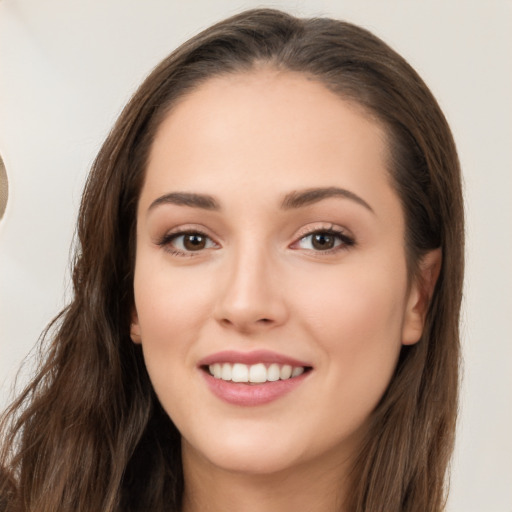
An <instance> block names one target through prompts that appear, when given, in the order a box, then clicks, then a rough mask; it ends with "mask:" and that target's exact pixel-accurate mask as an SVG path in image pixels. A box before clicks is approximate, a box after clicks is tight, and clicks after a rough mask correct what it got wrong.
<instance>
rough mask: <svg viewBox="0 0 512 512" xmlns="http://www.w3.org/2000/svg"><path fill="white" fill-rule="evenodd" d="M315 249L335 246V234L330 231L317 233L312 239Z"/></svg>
mask: <svg viewBox="0 0 512 512" xmlns="http://www.w3.org/2000/svg"><path fill="white" fill-rule="evenodd" d="M312 244H313V247H314V248H315V249H320V250H326V249H332V248H333V247H334V236H332V235H329V234H328V233H315V234H314V235H313V240H312Z"/></svg>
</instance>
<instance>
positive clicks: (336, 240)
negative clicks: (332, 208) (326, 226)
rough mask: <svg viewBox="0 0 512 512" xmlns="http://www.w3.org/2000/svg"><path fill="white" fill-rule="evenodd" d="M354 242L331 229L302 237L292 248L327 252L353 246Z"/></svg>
mask: <svg viewBox="0 0 512 512" xmlns="http://www.w3.org/2000/svg"><path fill="white" fill-rule="evenodd" d="M354 243H355V242H354V240H353V239H352V238H351V237H349V236H347V235H346V234H344V233H342V232H338V231H334V230H332V229H330V230H325V231H315V232H313V233H310V234H309V235H306V236H303V237H302V238H301V239H300V240H299V241H298V242H297V243H296V244H294V248H298V249H307V250H310V251H316V252H328V251H331V250H337V249H344V248H348V247H350V246H353V245H354Z"/></svg>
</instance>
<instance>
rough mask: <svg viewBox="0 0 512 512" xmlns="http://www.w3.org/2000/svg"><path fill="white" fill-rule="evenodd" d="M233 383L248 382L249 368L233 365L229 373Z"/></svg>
mask: <svg viewBox="0 0 512 512" xmlns="http://www.w3.org/2000/svg"><path fill="white" fill-rule="evenodd" d="M231 380H232V381H233V382H249V367H248V366H247V365H246V364H240V363H235V364H234V365H233V370H232V372H231Z"/></svg>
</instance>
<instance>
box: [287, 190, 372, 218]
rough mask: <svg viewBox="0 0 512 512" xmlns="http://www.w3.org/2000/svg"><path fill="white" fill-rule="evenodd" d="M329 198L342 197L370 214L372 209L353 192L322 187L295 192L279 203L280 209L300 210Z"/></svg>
mask: <svg viewBox="0 0 512 512" xmlns="http://www.w3.org/2000/svg"><path fill="white" fill-rule="evenodd" d="M330 197H342V198H344V199H350V200H351V201H355V202H356V203H358V204H360V205H361V206H364V207H365V208H366V209H367V210H369V211H370V212H372V213H375V212H374V211H373V208H372V207H371V206H370V205H369V204H368V203H367V202H366V201H365V200H364V199H363V198H362V197H359V196H358V195H357V194H354V192H351V191H350V190H346V189H344V188H339V187H324V188H308V189H306V190H295V191H293V192H290V193H289V194H287V195H286V196H285V198H284V199H283V202H282V203H281V208H283V209H284V210H290V209H295V208H301V207H303V206H307V205H310V204H313V203H317V202H319V201H322V200H324V199H328V198H330Z"/></svg>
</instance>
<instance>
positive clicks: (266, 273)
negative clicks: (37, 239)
mask: <svg viewBox="0 0 512 512" xmlns="http://www.w3.org/2000/svg"><path fill="white" fill-rule="evenodd" d="M78 238H79V249H78V251H77V254H76V258H75V262H74V274H73V283H74V292H75V294H74V299H73V301H72V302H71V304H70V305H69V306H68V307H67V308H66V310H64V311H63V312H62V314H61V315H60V316H59V318H58V319H57V320H56V321H55V322H54V324H53V326H52V329H51V332H52V339H53V341H52V343H51V346H50V350H49V352H48V355H47V357H46V359H45V362H44V364H43V365H42V367H41V369H40V372H39V374H38V375H37V376H36V378H35V379H34V381H33V382H32V383H31V384H30V385H29V387H28V388H27V389H26V391H25V392H24V393H23V394H22V396H21V397H20V398H19V399H18V401H17V402H16V403H14V404H13V406H12V407H11V409H10V411H9V412H8V415H7V416H6V420H5V421H4V430H5V432H6V433H7V434H8V436H7V439H6V442H5V444H4V450H3V454H2V461H3V463H4V471H3V476H2V493H1V496H2V507H3V509H4V510H8V511H14V510H16V511H18V510H23V511H25V510H27V511H28V510H38V511H58V510H74V511H93V510H94V511H97V510H102V511H117V510H119V511H121V510H122V511H147V510H151V511H153V510H154V511H157V510H173V511H186V512H193V511H196V510H223V511H224V510H246V511H252V510H280V511H286V510H289V509H292V507H293V509H294V510H295V509H297V508H299V509H301V510H326V511H331V510H332V511H334V510H336V511H382V510H386V511H397V512H398V511H440V510H442V509H443V505H444V500H445V494H446V489H445V485H444V480H445V474H446V468H447V464H448V461H449V457H450V453H451V449H452V444H453V433H454V425H455V415H456V408H457V386H458V357H459V347H458V338H459V335H458V317H459V308H460V299H461V286H462V270H463V213H462V198H461V185H460V172H459V164H458V160H457V155H456V150H455V146H454V143H453V139H452V136H451V134H450V131H449V128H448V126H447V124H446V121H445V119H444V117H443V115H442V113H441V111H440V109H439V107H438V106H437V103H436V102H435V99H434V98H433V97H432V95H431V94H430V92H429V91H428V89H427V87H426V86H425V85H424V83H423V82H422V81H421V79H420V78H419V77H418V75H417V74H416V73H415V72H414V71H413V70H412V69H411V68H410V66H409V65H408V64H407V63H406V62H405V61H404V60H403V59H402V58H401V57H400V56H398V55H397V54H396V53H395V52H394V51H392V50H391V49H390V48H389V47H387V46H386V45H385V44H384V43H383V42H382V41H380V40H379V39H377V38H376V37H375V36H373V35H371V34H369V33H368V32H366V31H365V30H362V29H360V28H358V27H355V26H353V25H350V24H347V23H342V22H338V21H334V20H329V19H311V20H307V19H306V20H301V19H297V18H293V17H291V16H289V15H287V14H284V13H281V12H279V11H273V10H255V11H248V12H246V13H242V14H240V15H237V16H235V17H233V18H231V19H228V20H226V21H223V22H221V23H219V24H217V25H215V26H213V27H211V28H209V29H207V30H206V31H204V32H203V33H201V34H199V35H198V36H196V37H194V38H193V39H191V40H190V41H188V42H187V43H185V44H184V45H183V46H181V47H180V48H179V49H178V50H176V51H175V52H174V53H173V54H171V55H170V56H169V57H168V58H167V59H166V60H164V61H163V62H162V63H161V64H160V65H159V66H158V67H157V68H156V69H155V70H154V71H153V73H152V74H151V75H150V76H149V77H148V78H147V79H146V81H145V82H144V83H143V84H142V86H141V87H140V89H139V90H138V91H137V92H136V94H135V95H134V97H133V98H132V100H131V101H130V102H129V104H128V105H127V107H126V108H125V110H124V111H123V113H122V114H121V116H120V118H119V120H118V122H117V123H116V125H115V127H114V129H113V130H112V132H111V134H110V135H109V137H108V138H107V140H106V142H105V144H104V146H103V148H102V149H101V151H100V153H99V155H98V157H97V159H96V162H95V163H94V166H93V169H92V171H91V174H90V176H89V180H88V183H87V186H86V189H85V192H84V195H83V200H82V206H81V210H80V215H79V223H78Z"/></svg>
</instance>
